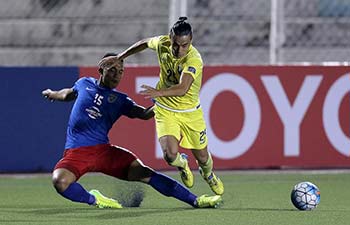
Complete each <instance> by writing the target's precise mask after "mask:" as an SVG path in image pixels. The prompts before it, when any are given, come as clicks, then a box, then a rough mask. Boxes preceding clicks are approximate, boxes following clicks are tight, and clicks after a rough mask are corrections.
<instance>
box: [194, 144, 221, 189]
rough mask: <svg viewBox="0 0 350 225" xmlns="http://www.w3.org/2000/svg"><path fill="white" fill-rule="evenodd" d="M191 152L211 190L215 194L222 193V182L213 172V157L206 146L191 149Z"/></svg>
mask: <svg viewBox="0 0 350 225" xmlns="http://www.w3.org/2000/svg"><path fill="white" fill-rule="evenodd" d="M192 153H193V155H194V157H195V158H196V160H197V163H198V165H199V172H200V174H201V175H202V177H203V179H204V180H205V181H206V182H207V183H208V184H209V186H210V188H211V189H212V191H213V192H214V193H215V194H217V195H222V194H224V184H223V183H222V181H221V180H220V178H219V177H218V176H216V175H215V173H214V172H213V159H212V157H211V154H210V153H209V152H208V149H207V147H205V148H204V149H201V150H198V149H192Z"/></svg>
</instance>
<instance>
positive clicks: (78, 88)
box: [73, 77, 86, 93]
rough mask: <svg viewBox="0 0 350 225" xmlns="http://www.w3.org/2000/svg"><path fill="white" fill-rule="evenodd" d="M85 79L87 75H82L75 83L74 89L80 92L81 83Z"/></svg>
mask: <svg viewBox="0 0 350 225" xmlns="http://www.w3.org/2000/svg"><path fill="white" fill-rule="evenodd" d="M85 79H86V77H82V78H80V79H78V80H77V81H76V82H75V83H74V85H73V90H74V91H75V92H76V93H78V92H79V90H80V88H81V85H82V83H83V82H84V80H85Z"/></svg>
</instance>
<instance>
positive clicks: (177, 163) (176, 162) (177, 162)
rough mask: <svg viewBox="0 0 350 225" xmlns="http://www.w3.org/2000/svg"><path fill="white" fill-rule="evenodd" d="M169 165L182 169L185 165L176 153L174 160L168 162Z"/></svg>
mask: <svg viewBox="0 0 350 225" xmlns="http://www.w3.org/2000/svg"><path fill="white" fill-rule="evenodd" d="M169 165H170V166H175V167H181V168H184V167H185V165H186V161H185V160H184V159H183V158H182V157H181V156H180V153H177V154H176V159H175V160H174V161H172V162H170V163H169Z"/></svg>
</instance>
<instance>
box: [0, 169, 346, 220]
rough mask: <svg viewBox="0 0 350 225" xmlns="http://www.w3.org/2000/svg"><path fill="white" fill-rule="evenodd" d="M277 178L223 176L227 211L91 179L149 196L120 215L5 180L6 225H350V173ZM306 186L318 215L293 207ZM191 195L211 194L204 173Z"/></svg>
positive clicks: (43, 181) (89, 182)
mask: <svg viewBox="0 0 350 225" xmlns="http://www.w3.org/2000/svg"><path fill="white" fill-rule="evenodd" d="M275 172H276V171H274V172H273V173H261V172H256V173H255V172H248V173H244V172H237V171H236V172H218V175H219V176H220V177H221V179H222V180H223V181H224V184H225V194H224V205H223V206H222V207H221V208H219V209H193V208H191V207H190V206H189V205H187V204H185V203H182V202H179V201H177V200H175V199H173V198H167V197H163V196H161V195H160V194H158V193H157V192H156V191H154V190H153V189H152V188H151V187H149V186H147V185H143V184H139V183H127V182H121V181H118V180H115V179H113V178H110V177H107V176H104V175H95V174H93V175H87V176H85V177H83V178H82V179H81V180H80V183H81V184H83V185H84V187H86V188H87V189H88V190H89V189H92V188H96V189H98V190H100V191H101V192H102V193H104V194H105V195H107V196H110V197H114V198H123V197H121V195H120V193H122V192H123V193H124V194H123V196H127V195H128V193H129V191H130V190H134V191H135V190H136V191H137V192H142V193H143V194H144V199H143V201H142V202H141V205H140V207H131V208H124V209H119V210H115V209H114V210H113V209H97V208H94V207H90V206H88V205H85V204H79V203H73V202H70V201H68V200H66V199H64V198H62V197H61V196H60V195H58V194H56V192H55V190H54V188H53V187H52V186H51V178H50V175H39V176H35V175H34V176H23V177H18V176H1V177H0V199H1V201H0V224H11V225H15V224H36V225H37V224H43V225H44V224H45V225H46V224H50V225H55V224H57V225H63V224H73V225H80V224H81V225H90V224H96V225H97V224H98V225H101V224H103V225H108V224H113V225H115V224H123V225H128V224H140V225H141V224H142V225H148V224H149V225H157V224H159V225H165V224H166V225H172V224H174V225H187V224H191V225H193V224H201V225H207V224H208V225H209V224H210V225H213V224H218V225H221V224H235V225H240V224H242V225H243V224H244V225H250V224H251V225H257V224H269V225H277V224H278V225H280V224H297V225H304V224H305V225H313V224H315V225H323V224H325V225H326V224H327V225H328V224H332V225H338V224H339V225H344V224H348V223H349V221H350V188H349V187H350V172H348V173H341V174H335V173H326V174H307V173H282V174H280V173H275ZM170 176H172V177H175V178H176V179H179V176H178V175H177V174H174V173H170ZM306 180H307V181H310V182H313V183H314V184H316V185H317V186H318V187H319V188H320V191H321V203H320V205H319V206H318V207H317V208H316V209H315V210H314V211H299V210H297V209H295V208H294V207H293V205H292V204H291V202H290V192H291V189H292V188H293V186H294V185H295V184H296V183H298V182H300V181H306ZM135 185H136V186H135ZM191 190H192V191H193V192H194V193H196V194H198V195H201V194H205V193H208V194H211V191H210V189H209V187H208V185H207V184H206V183H204V181H203V180H202V178H201V177H200V175H199V174H198V172H195V185H194V187H193V188H192V189H191ZM131 196H132V195H131ZM137 196H138V197H140V195H137ZM124 200H125V199H124Z"/></svg>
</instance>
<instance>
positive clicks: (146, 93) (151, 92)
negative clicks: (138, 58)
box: [140, 84, 162, 98]
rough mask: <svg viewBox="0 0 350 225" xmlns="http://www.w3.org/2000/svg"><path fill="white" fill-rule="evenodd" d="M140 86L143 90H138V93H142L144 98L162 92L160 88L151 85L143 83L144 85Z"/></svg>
mask: <svg viewBox="0 0 350 225" xmlns="http://www.w3.org/2000/svg"><path fill="white" fill-rule="evenodd" d="M141 88H143V89H144V90H142V91H140V94H141V95H144V96H145V98H157V97H161V96H162V93H161V91H160V90H157V89H155V88H153V87H151V86H148V85H145V84H144V85H141Z"/></svg>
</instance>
